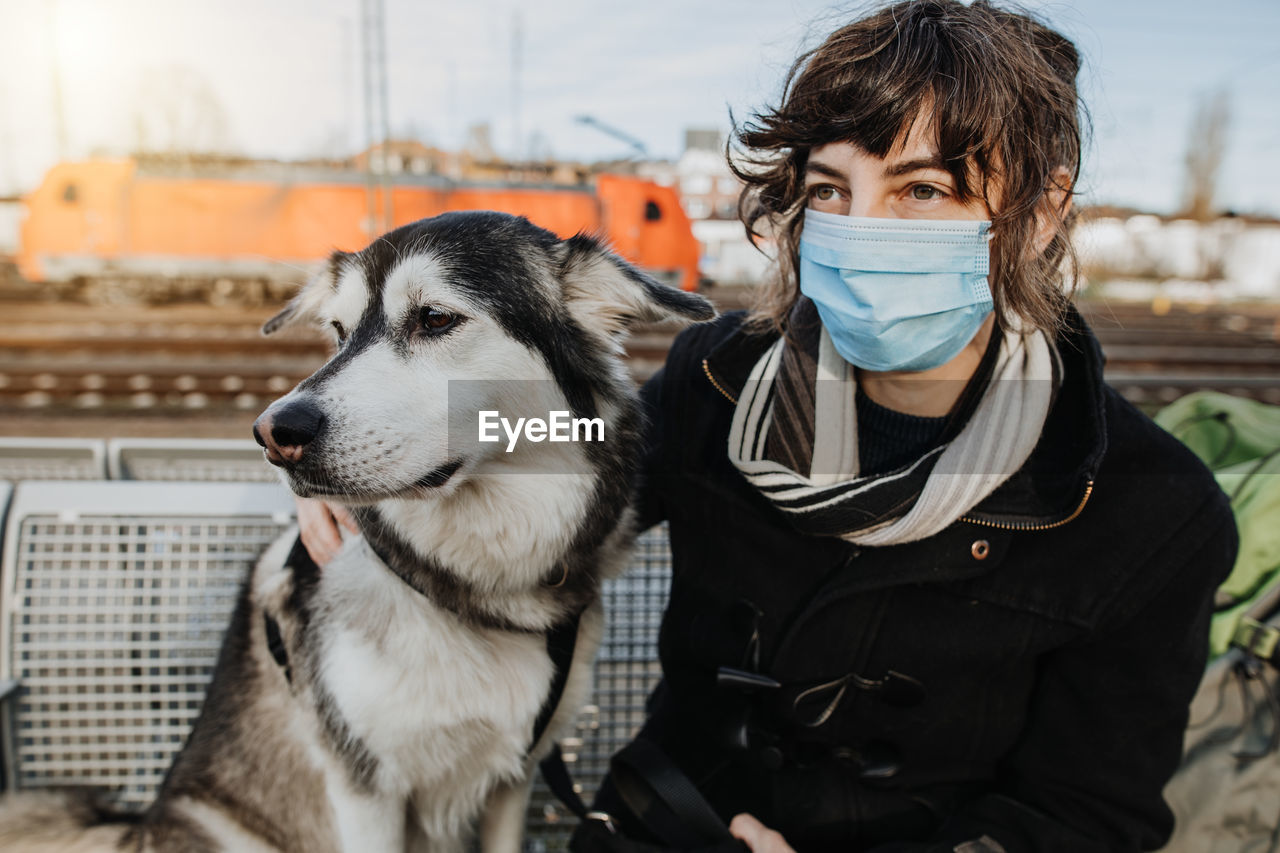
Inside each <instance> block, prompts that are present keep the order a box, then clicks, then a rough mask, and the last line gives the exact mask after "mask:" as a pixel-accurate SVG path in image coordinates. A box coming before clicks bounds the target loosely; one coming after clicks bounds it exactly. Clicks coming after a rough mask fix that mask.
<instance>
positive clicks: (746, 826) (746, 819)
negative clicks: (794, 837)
mask: <svg viewBox="0 0 1280 853" xmlns="http://www.w3.org/2000/svg"><path fill="white" fill-rule="evenodd" d="M729 834H730V835H732V836H733V837H734V838H737V839H739V840H741V841H742V842H744V843H745V844H746V845H747V846H748V847H750V848H751V853H796V852H795V850H793V849H791V845H790V844H788V843H787V842H786V839H784V838H783V837H782V836H781V835H780V834H779V833H777V832H775V831H774V830H772V829H770V828H769V827H767V826H765V825H764V824H763V823H761V822H760V821H758V820H756V819H755V818H754V817H752V816H751V815H749V814H746V813H745V812H744V813H742V814H740V815H738V816H737V817H735V818H734V819H733V821H732V822H730V824H729Z"/></svg>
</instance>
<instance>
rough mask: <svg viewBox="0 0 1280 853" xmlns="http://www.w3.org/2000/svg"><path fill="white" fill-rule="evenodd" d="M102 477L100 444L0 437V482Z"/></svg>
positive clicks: (103, 449)
mask: <svg viewBox="0 0 1280 853" xmlns="http://www.w3.org/2000/svg"><path fill="white" fill-rule="evenodd" d="M106 476H107V446H106V442H104V441H101V440H98V439H90V438H25V437H23V438H4V437H0V479H5V480H14V481H17V480H102V479H105V478H106Z"/></svg>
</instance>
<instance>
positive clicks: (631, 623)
mask: <svg viewBox="0 0 1280 853" xmlns="http://www.w3.org/2000/svg"><path fill="white" fill-rule="evenodd" d="M670 587H671V549H670V545H669V542H668V538H667V526H666V524H662V525H660V526H658V527H655V528H653V529H652V530H649V531H646V532H645V533H643V534H641V536H640V538H639V540H638V541H637V543H636V552H635V556H634V557H633V558H632V560H631V564H630V565H629V566H628V568H627V571H626V572H625V573H624V574H623V575H622V576H621V577H619V578H613V579H610V580H607V581H605V583H604V588H603V590H602V595H603V598H604V607H605V628H604V636H603V637H602V639H601V643H600V650H599V652H598V653H597V655H596V662H595V672H594V676H595V680H594V687H593V692H592V697H591V700H590V702H589V703H588V704H587V706H586V707H584V708H583V709H582V712H581V714H580V715H579V717H578V722H577V726H576V731H575V732H574V733H573V735H571V736H570V737H568V738H566V739H565V740H564V741H563V742H562V743H561V747H562V749H563V752H564V756H565V763H566V765H567V766H568V767H569V771H570V772H571V773H572V774H573V780H574V782H575V783H576V784H577V785H578V786H579V787H580V788H581V794H582V798H583V800H584V801H586V802H587V803H588V804H589V803H590V802H591V798H592V797H593V796H594V795H595V792H596V791H597V790H598V789H599V787H600V782H601V781H602V780H603V779H604V776H605V774H606V773H607V772H608V770H609V758H610V757H611V756H612V755H613V754H614V753H615V752H617V751H618V750H619V749H621V748H622V747H623V746H624V745H625V744H627V743H628V742H629V741H630V740H631V739H632V738H633V737H634V736H635V733H636V732H637V731H638V730H639V728H640V726H641V724H643V723H644V714H645V700H646V699H647V698H648V696H649V693H650V692H651V691H652V690H653V688H654V685H656V684H657V682H658V679H659V677H660V675H661V672H660V669H659V666H658V628H659V627H660V626H661V624H662V614H663V611H665V610H666V607H667V596H668V592H669V590H670ZM572 823H573V821H571V820H570V815H569V813H568V811H567V810H566V809H565V808H564V807H563V806H562V805H561V804H560V803H559V802H557V801H556V800H555V798H554V797H553V796H551V794H550V792H549V791H548V790H547V788H546V785H545V784H544V783H543V781H542V778H541V777H538V779H537V780H536V782H535V783H534V789H533V796H532V798H531V799H530V803H529V814H528V820H527V828H528V835H527V837H526V845H525V846H526V849H530V850H533V851H543V850H546V851H555V850H564V849H565V848H566V844H567V841H568V838H569V835H570V833H571V832H572Z"/></svg>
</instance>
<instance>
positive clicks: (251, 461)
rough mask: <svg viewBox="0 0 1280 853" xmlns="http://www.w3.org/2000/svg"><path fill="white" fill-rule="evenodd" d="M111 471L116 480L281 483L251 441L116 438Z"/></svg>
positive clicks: (110, 451) (110, 447) (109, 453)
mask: <svg viewBox="0 0 1280 853" xmlns="http://www.w3.org/2000/svg"><path fill="white" fill-rule="evenodd" d="M107 467H108V470H109V471H110V474H111V477H112V479H115V480H200V481H206V480H207V481H215V482H239V483H275V482H278V481H279V476H278V475H277V473H276V469H275V468H272V467H271V466H270V465H268V464H267V462H266V460H265V459H263V457H262V448H261V447H259V446H258V445H257V443H256V442H254V441H253V440H251V439H244V440H240V439H211V438H210V439H181V438H160V439H157V438H113V439H111V441H109V442H107Z"/></svg>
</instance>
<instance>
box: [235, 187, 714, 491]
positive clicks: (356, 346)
mask: <svg viewBox="0 0 1280 853" xmlns="http://www.w3.org/2000/svg"><path fill="white" fill-rule="evenodd" d="M713 313H714V312H713V310H712V308H711V305H710V303H708V302H707V301H706V300H705V299H703V298H702V297H700V296H697V295H694V294H689V293H683V292H681V291H678V290H674V289H672V288H670V287H666V286H664V285H662V284H659V283H658V282H656V281H654V280H653V279H651V278H649V277H648V276H646V275H644V274H643V273H641V272H640V271H638V270H637V269H635V268H634V267H632V266H631V265H629V264H627V263H626V262H625V261H623V260H622V259H621V258H619V257H618V256H616V255H614V254H613V253H612V252H610V251H608V250H607V249H605V248H604V247H603V246H601V245H600V244H599V243H598V242H597V241H595V240H594V239H592V238H589V237H585V236H582V235H579V236H577V237H573V238H571V239H569V240H560V239H559V238H557V237H556V236H555V235H554V234H552V233H551V232H549V231H546V230H544V229H542V228H539V227H537V226H535V225H533V224H532V223H530V222H529V221H528V220H526V219H523V218H519V217H514V216H509V215H507V214H501V213H491V212H466V213H447V214H443V215H441V216H437V217H434V218H432V219H425V220H422V221H419V222H415V223H413V224H410V225H406V226H403V227H401V228H398V229H396V230H394V231H392V232H391V233H389V234H387V235H386V236H384V237H381V238H379V239H377V240H375V241H374V242H373V243H372V244H370V245H369V246H368V247H367V248H365V249H364V250H362V251H360V252H356V253H345V252H337V253H335V254H334V255H333V256H332V257H331V258H330V260H329V263H328V265H327V266H326V268H325V269H324V270H323V271H322V272H321V273H320V274H318V275H317V276H316V277H314V278H313V279H312V280H311V281H310V282H309V283H308V284H307V285H306V287H304V288H303V290H302V291H301V292H300V293H299V295H298V296H297V297H296V298H295V299H294V300H293V301H292V302H291V303H290V304H289V305H288V306H287V307H286V308H285V309H284V310H283V311H282V312H281V313H280V314H278V315H277V316H275V317H273V318H272V319H271V320H269V321H267V323H266V325H265V326H264V327H263V331H264V332H265V333H267V334H270V333H272V332H274V331H276V330H278V329H280V328H283V327H284V326H286V325H288V324H290V323H294V322H299V321H309V322H314V323H319V324H320V325H321V326H323V327H325V328H327V329H329V330H331V332H332V334H333V335H334V337H335V339H336V341H337V350H336V352H335V354H334V355H333V357H332V358H331V359H330V360H329V361H328V362H327V363H326V364H325V365H324V366H323V367H321V368H320V369H319V370H318V371H316V372H315V373H314V374H313V375H311V376H310V377H308V378H307V379H305V380H303V381H302V382H301V383H299V385H298V386H297V387H296V388H294V389H293V390H292V391H291V392H289V393H288V394H287V395H285V396H284V397H282V398H281V399H279V400H277V401H276V402H274V403H272V404H271V406H270V407H269V408H268V409H267V410H266V411H265V412H263V414H262V415H261V416H260V417H259V418H258V420H257V422H256V423H255V424H254V430H253V432H254V437H255V438H256V439H257V440H258V443H259V444H261V445H262V446H263V447H264V448H265V452H266V456H267V459H268V461H270V462H271V463H272V464H273V465H276V466H278V467H280V468H281V470H282V471H283V472H284V473H285V475H286V478H287V481H288V483H289V486H290V487H291V488H292V489H293V490H294V491H295V492H296V493H297V494H299V495H302V496H304V497H326V498H332V499H336V500H339V501H343V502H346V503H352V504H366V503H372V502H375V501H378V500H382V499H384V498H389V497H403V496H410V495H415V494H417V495H420V494H424V493H436V494H438V493H440V492H441V490H442V489H446V490H448V489H452V488H454V487H456V485H457V483H458V482H459V481H460V480H462V479H465V477H466V476H467V475H468V474H469V473H473V472H475V471H476V470H478V469H480V468H482V467H483V464H484V463H485V462H486V460H488V461H489V462H492V463H493V464H495V465H497V464H504V465H510V464H511V463H512V461H513V459H514V458H515V457H513V456H511V455H509V454H508V453H507V449H508V447H509V444H508V442H507V438H506V436H502V439H501V440H500V441H498V442H494V443H489V444H483V445H482V444H480V443H479V442H477V441H470V442H467V441H459V440H458V436H459V429H460V425H461V424H465V423H468V422H470V423H471V424H473V426H472V427H471V430H472V432H470V433H469V434H470V435H472V437H473V438H474V436H475V433H474V429H475V427H474V423H475V421H474V420H472V419H473V418H475V417H476V414H477V413H478V412H480V411H485V410H495V411H498V412H500V413H501V412H502V410H503V409H504V408H506V409H508V410H516V411H536V410H542V411H547V412H550V411H553V410H554V409H555V408H559V409H562V410H567V411H569V412H572V413H574V414H575V415H584V416H596V415H605V416H607V414H608V412H609V411H610V410H611V409H612V408H613V407H614V405H615V404H616V402H617V400H618V399H620V398H621V397H624V396H626V395H629V394H630V393H631V388H630V384H629V380H627V378H626V376H625V371H623V370H622V369H621V367H620V363H621V362H620V358H619V357H620V354H621V339H622V337H623V335H624V334H625V332H626V329H627V328H628V326H630V325H631V324H632V323H634V322H638V321H641V322H646V321H657V320H663V319H682V320H686V321H687V320H705V319H708V318H709V317H711V316H712V315H713ZM451 427H452V435H451ZM500 434H501V433H500ZM545 447H546V448H547V449H548V450H549V449H550V448H551V446H550V445H546V446H545Z"/></svg>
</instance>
